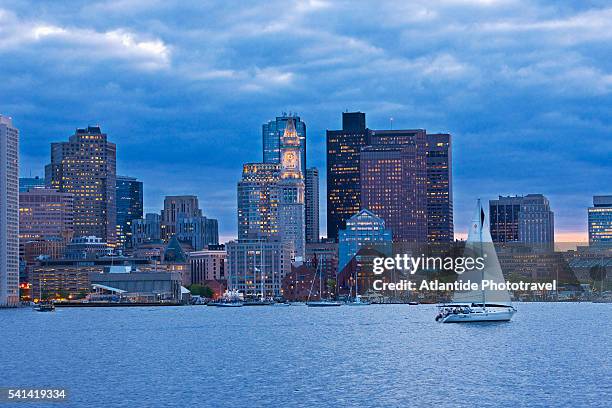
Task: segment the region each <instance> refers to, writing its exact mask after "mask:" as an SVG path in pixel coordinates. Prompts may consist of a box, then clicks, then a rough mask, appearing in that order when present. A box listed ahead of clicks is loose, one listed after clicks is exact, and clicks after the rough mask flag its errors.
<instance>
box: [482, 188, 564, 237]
mask: <svg viewBox="0 0 612 408" xmlns="http://www.w3.org/2000/svg"><path fill="white" fill-rule="evenodd" d="M489 220H490V226H491V237H492V239H493V242H521V243H528V244H546V246H547V247H550V248H552V245H553V244H554V213H553V212H552V211H551V209H550V203H549V201H548V199H547V198H546V197H544V196H543V195H542V194H527V195H526V196H514V197H510V196H508V197H503V196H499V198H498V199H497V200H490V201H489Z"/></svg>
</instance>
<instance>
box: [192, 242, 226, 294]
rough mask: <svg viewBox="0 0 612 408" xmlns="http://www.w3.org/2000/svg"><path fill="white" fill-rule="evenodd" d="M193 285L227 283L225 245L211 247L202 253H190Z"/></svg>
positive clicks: (201, 251)
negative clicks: (214, 282)
mask: <svg viewBox="0 0 612 408" xmlns="http://www.w3.org/2000/svg"><path fill="white" fill-rule="evenodd" d="M188 255H189V263H190V267H191V283H197V284H200V285H202V284H206V283H207V282H210V281H217V282H220V281H225V280H226V279H227V276H226V274H225V268H226V266H225V264H226V263H227V251H226V250H225V247H224V246H223V245H211V246H210V247H207V248H206V249H202V250H200V251H194V252H190V253H189V254H188Z"/></svg>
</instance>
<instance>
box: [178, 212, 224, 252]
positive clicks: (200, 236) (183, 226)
mask: <svg viewBox="0 0 612 408" xmlns="http://www.w3.org/2000/svg"><path fill="white" fill-rule="evenodd" d="M176 237H177V238H178V240H179V241H187V242H189V243H190V244H191V246H192V248H193V249H194V250H195V251H199V250H201V249H203V248H204V247H206V246H208V245H219V224H218V223H217V220H215V219H213V218H207V217H204V216H202V215H199V216H192V217H189V216H185V215H183V214H179V218H178V221H177V222H176Z"/></svg>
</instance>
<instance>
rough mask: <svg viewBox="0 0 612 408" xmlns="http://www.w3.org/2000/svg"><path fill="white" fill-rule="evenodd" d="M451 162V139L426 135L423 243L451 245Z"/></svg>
mask: <svg viewBox="0 0 612 408" xmlns="http://www.w3.org/2000/svg"><path fill="white" fill-rule="evenodd" d="M452 165H453V160H452V145H451V135H449V134H446V133H436V134H427V240H428V241H429V242H452V241H453V240H454V227H453V172H452V168H453V166H452Z"/></svg>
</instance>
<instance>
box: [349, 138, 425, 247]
mask: <svg viewBox="0 0 612 408" xmlns="http://www.w3.org/2000/svg"><path fill="white" fill-rule="evenodd" d="M425 153H426V136H425V131H424V130H421V129H419V130H376V131H372V132H371V135H370V146H367V147H364V148H363V149H362V150H361V160H360V180H361V188H360V190H361V192H360V193H361V205H362V207H363V208H365V209H368V210H370V211H372V212H373V213H374V214H376V215H377V216H378V217H380V218H382V219H383V220H385V225H386V227H387V228H388V229H390V230H391V232H392V234H393V240H394V241H396V242H425V241H426V240H427V184H426V183H427V168H426V154H425Z"/></svg>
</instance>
